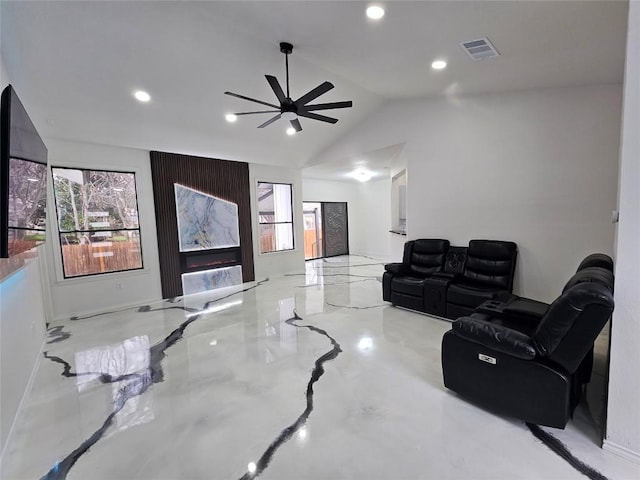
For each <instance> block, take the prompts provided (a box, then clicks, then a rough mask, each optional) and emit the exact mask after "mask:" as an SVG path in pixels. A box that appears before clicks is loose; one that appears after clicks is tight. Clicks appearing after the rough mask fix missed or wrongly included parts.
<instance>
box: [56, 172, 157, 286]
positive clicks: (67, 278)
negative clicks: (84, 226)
mask: <svg viewBox="0 0 640 480" xmlns="http://www.w3.org/2000/svg"><path fill="white" fill-rule="evenodd" d="M49 169H50V171H51V191H52V197H53V202H52V204H53V208H54V210H55V216H54V218H55V223H56V232H57V234H56V237H57V239H56V241H57V243H58V252H59V260H60V261H59V262H56V263H57V265H56V266H57V267H59V272H60V273H62V280H65V281H73V280H80V281H82V279H86V278H88V277H98V276H101V275H112V274H118V273H126V272H138V271H142V270H146V269H145V266H144V250H143V242H142V227H141V223H140V202H139V197H138V180H137V174H138V172H137V171H135V170H120V169H114V168H86V167H73V166H59V165H50V168H49ZM54 169H60V170H79V171H88V172H107V173H125V174H130V175H133V184H134V189H135V199H136V216H137V223H138V227H137V228H117V229H107V228H103V229H96V230H68V231H61V230H60V219H59V218H58V198H57V197H56V189H55V179H54V172H53V170H54ZM122 231H130V232H135V231H137V232H138V242H139V246H140V266H139V267H135V268H126V269H122V270H111V271H108V272H95V273H87V274H84V275H71V276H69V275H67V272H66V270H65V265H64V253H63V249H62V245H63V244H62V241H61V235H63V234H65V233H89V232H122ZM56 270H57V269H56ZM58 278H59V277H58Z"/></svg>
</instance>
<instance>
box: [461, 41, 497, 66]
mask: <svg viewBox="0 0 640 480" xmlns="http://www.w3.org/2000/svg"><path fill="white" fill-rule="evenodd" d="M460 46H461V47H462V48H463V49H464V51H465V52H467V53H468V54H469V56H470V57H471V58H472V59H473V60H484V59H485V58H491V57H497V56H498V55H500V54H499V53H498V51H497V50H496V49H495V47H494V46H493V45H491V42H490V41H489V39H488V38H486V37H485V38H479V39H477V40H470V41H468V42H462V43H461V44H460Z"/></svg>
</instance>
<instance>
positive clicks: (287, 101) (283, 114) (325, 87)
mask: <svg viewBox="0 0 640 480" xmlns="http://www.w3.org/2000/svg"><path fill="white" fill-rule="evenodd" d="M280 51H281V52H282V53H284V55H285V69H286V73H287V94H286V95H285V94H284V91H283V90H282V87H281V86H280V83H279V82H278V79H277V78H276V77H274V76H273V75H265V77H266V78H267V82H269V85H270V86H271V89H272V90H273V93H275V94H276V97H277V99H278V102H280V105H274V104H273V103H268V102H263V101H262V100H256V99H255V98H249V97H245V96H244V95H239V94H237V93H233V92H224V93H225V94H226V95H231V96H232V97H237V98H242V99H243V100H249V101H250V102H255V103H260V104H262V105H266V106H268V107H272V108H275V109H277V110H260V111H257V112H240V113H234V115H238V116H239V115H253V114H254V113H277V115H275V116H274V117H271V118H270V119H269V120H267V121H266V122H264V123H263V124H261V125H258V128H264V127H266V126H267V125H271V124H272V123H273V122H275V121H276V120H278V119H280V118H284V119H285V120H289V122H290V123H291V126H292V127H293V128H294V129H295V131H296V132H299V131H301V130H302V125H300V120H298V117H306V118H311V119H313V120H320V121H321V122H327V123H336V122H337V121H338V119H337V118H332V117H327V116H325V115H318V114H317V113H313V112H314V111H317V110H331V109H334V108H349V107H351V106H353V102H351V101H347V102H332V103H316V104H314V105H308V103H309V102H311V101H313V100H315V99H316V98H318V97H319V96H320V95H323V94H325V93H327V92H328V91H329V90H331V89H332V88H333V84H332V83H331V82H323V83H321V84H320V85H318V86H317V87H316V88H314V89H313V90H311V91H310V92H308V93H306V94H305V95H303V96H301V97H300V98H298V99H297V100H292V99H291V96H290V95H289V55H290V54H291V52H293V45H291V44H290V43H287V42H282V43H280Z"/></svg>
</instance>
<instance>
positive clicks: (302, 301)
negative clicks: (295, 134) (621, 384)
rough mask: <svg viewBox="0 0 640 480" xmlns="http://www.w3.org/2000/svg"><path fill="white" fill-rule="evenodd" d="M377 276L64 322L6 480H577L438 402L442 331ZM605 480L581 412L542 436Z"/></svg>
mask: <svg viewBox="0 0 640 480" xmlns="http://www.w3.org/2000/svg"><path fill="white" fill-rule="evenodd" d="M382 272H383V266H382V263H380V262H378V261H376V260H373V259H370V258H365V257H357V256H351V257H337V258H332V259H327V260H324V261H322V260H317V261H313V262H308V263H307V264H306V271H301V272H300V273H298V274H291V275H285V276H279V277H275V278H270V279H267V280H264V281H260V282H256V283H252V284H245V285H244V286H242V290H244V291H239V290H241V289H240V288H236V290H235V291H225V292H222V293H221V292H218V293H216V294H211V295H207V294H203V295H198V296H193V297H188V298H176V299H170V300H166V301H164V302H159V303H157V304H152V305H140V306H138V307H136V308H130V309H127V310H122V311H116V312H105V313H103V314H98V315H92V316H90V317H79V318H73V319H69V320H67V321H64V322H62V323H60V324H56V325H53V326H52V327H51V328H50V329H49V337H48V339H47V344H46V345H45V347H46V353H45V354H44V355H43V358H42V360H41V362H40V366H39V370H38V373H37V377H36V379H35V383H34V386H33V389H32V392H31V394H30V396H29V398H28V401H27V402H26V404H25V407H24V409H23V410H22V414H21V416H20V417H19V418H18V421H17V423H16V426H15V428H14V432H13V434H12V436H11V438H10V442H9V444H8V446H7V447H6V451H5V456H4V457H5V461H4V464H3V465H2V478H3V479H7V480H9V479H11V480H13V479H42V478H44V479H65V478H68V479H69V480H75V479H91V480H107V479H109V480H114V479H167V480H169V479H171V480H178V479H180V480H182V479H194V480H195V479H251V478H260V479H279V480H280V479H323V480H325V479H331V480H336V479H363V478H366V479H579V478H584V477H583V475H582V474H580V473H579V472H578V471H576V470H574V469H573V467H571V466H570V465H569V464H568V463H567V462H566V461H565V460H563V459H562V458H560V457H559V456H557V455H556V454H555V453H553V452H552V451H551V450H549V449H548V448H547V447H546V446H545V445H544V444H543V443H542V442H540V441H539V440H538V439H536V438H535V437H534V436H533V435H532V433H531V432H530V431H529V430H528V428H527V427H526V426H525V425H524V424H523V423H522V422H519V421H516V420H514V419H510V418H505V417H501V416H496V415H494V414H492V413H490V412H488V411H485V410H483V409H482V408H479V407H477V406H475V405H473V404H471V403H468V402H467V401H465V400H463V399H461V398H459V397H458V396H456V395H455V394H453V393H452V392H450V391H448V390H447V389H445V387H444V385H443V383H442V374H441V367H440V340H441V337H442V334H443V333H444V332H445V331H446V330H448V329H449V328H450V323H449V322H447V321H444V320H442V319H438V318H433V317H429V316H426V315H420V314H416V313H413V312H409V311H406V310H402V309H398V308H394V307H391V306H390V305H388V304H385V302H383V301H382V294H381V290H382V288H381V284H380V278H381V275H382ZM545 431H547V432H550V433H552V434H553V435H554V436H555V437H557V438H558V439H559V440H561V441H562V442H563V443H564V444H565V445H566V446H567V447H568V448H569V450H570V451H571V452H572V453H573V454H574V455H575V456H576V457H578V458H579V459H580V460H582V461H583V462H585V463H587V464H588V465H589V466H590V467H592V468H593V469H595V470H597V471H599V472H601V473H602V474H603V475H604V476H606V477H607V478H609V479H612V480H613V479H637V478H640V466H639V465H637V464H633V463H631V462H629V461H627V460H625V459H623V458H621V457H618V456H616V455H614V454H611V453H609V452H606V451H604V450H602V449H601V448H600V447H599V430H598V427H596V426H595V424H594V422H593V420H592V416H591V414H590V413H589V408H587V407H586V406H585V405H581V406H579V408H578V410H577V411H576V414H575V418H574V420H573V421H571V422H570V423H569V425H568V426H567V428H566V429H565V430H557V429H552V428H545Z"/></svg>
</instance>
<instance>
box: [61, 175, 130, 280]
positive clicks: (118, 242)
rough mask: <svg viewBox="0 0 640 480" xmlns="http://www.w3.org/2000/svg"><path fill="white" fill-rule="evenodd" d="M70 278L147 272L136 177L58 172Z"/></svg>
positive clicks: (64, 256) (65, 259)
mask: <svg viewBox="0 0 640 480" xmlns="http://www.w3.org/2000/svg"><path fill="white" fill-rule="evenodd" d="M52 173H53V190H54V197H55V202H56V213H57V217H58V234H59V237H60V249H61V251H62V266H63V272H64V277H65V278H70V277H80V276H84V275H96V274H100V273H109V272H121V271H124V270H135V269H141V268H142V249H141V245H140V226H139V223H138V200H137V196H136V179H135V174H134V173H128V172H110V171H103V170H80V169H72V168H52Z"/></svg>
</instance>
